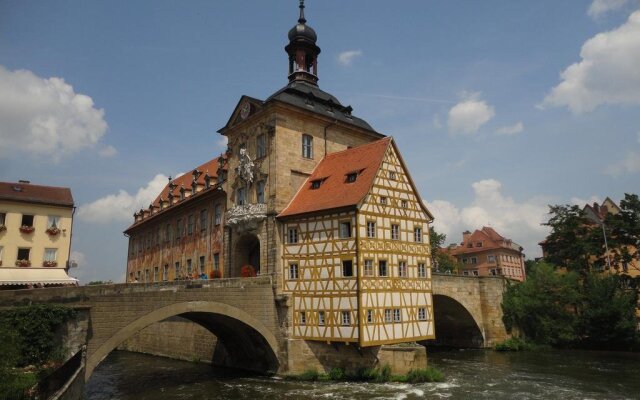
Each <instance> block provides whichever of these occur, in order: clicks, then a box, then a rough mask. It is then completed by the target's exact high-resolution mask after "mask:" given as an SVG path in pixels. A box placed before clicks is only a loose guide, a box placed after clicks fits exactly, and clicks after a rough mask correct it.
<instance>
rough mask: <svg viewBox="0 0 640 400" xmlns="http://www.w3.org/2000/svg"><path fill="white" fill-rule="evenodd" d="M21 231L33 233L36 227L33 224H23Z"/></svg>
mask: <svg viewBox="0 0 640 400" xmlns="http://www.w3.org/2000/svg"><path fill="white" fill-rule="evenodd" d="M19 229H20V232H22V233H33V231H34V230H35V229H36V228H34V227H33V226H29V225H22V226H21V227H20V228H19Z"/></svg>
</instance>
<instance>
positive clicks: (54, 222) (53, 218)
mask: <svg viewBox="0 0 640 400" xmlns="http://www.w3.org/2000/svg"><path fill="white" fill-rule="evenodd" d="M0 225H2V224H0ZM49 228H60V216H59V215H49V220H48V221H47V229H49Z"/></svg>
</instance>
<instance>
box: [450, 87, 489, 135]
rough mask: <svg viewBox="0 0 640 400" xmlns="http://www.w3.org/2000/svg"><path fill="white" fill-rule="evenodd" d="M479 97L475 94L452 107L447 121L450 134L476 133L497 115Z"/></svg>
mask: <svg viewBox="0 0 640 400" xmlns="http://www.w3.org/2000/svg"><path fill="white" fill-rule="evenodd" d="M479 97H480V95H479V94H478V93H473V94H471V95H468V96H467V98H466V99H465V100H463V101H461V102H459V103H458V104H456V105H455V106H453V107H451V109H450V110H449V119H448V121H447V125H448V127H449V133H450V134H457V133H460V134H464V135H470V134H473V133H476V132H477V131H478V129H480V127H481V126H482V125H484V124H485V123H487V122H488V121H489V120H490V119H491V118H493V117H494V116H495V115H496V113H495V110H494V108H493V107H492V106H490V105H489V104H487V102H486V101H484V100H480V98H479Z"/></svg>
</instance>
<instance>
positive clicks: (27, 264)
mask: <svg viewBox="0 0 640 400" xmlns="http://www.w3.org/2000/svg"><path fill="white" fill-rule="evenodd" d="M16 266H17V267H30V266H31V261H29V260H16Z"/></svg>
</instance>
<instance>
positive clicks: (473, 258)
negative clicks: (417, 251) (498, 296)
mask: <svg viewBox="0 0 640 400" xmlns="http://www.w3.org/2000/svg"><path fill="white" fill-rule="evenodd" d="M522 251H523V248H522V246H520V245H519V244H517V243H515V242H513V241H512V240H511V239H507V238H505V237H504V236H502V235H500V234H499V233H498V232H496V230H495V229H493V228H491V227H488V226H483V227H482V229H476V230H475V231H474V232H473V233H471V232H469V231H465V232H463V233H462V242H460V244H459V245H457V246H450V247H449V248H448V249H447V252H448V253H449V254H451V255H452V256H454V257H456V259H457V260H458V261H459V262H460V263H461V264H462V265H463V268H462V271H460V273H462V274H463V275H468V276H504V277H507V278H509V279H514V280H517V281H523V280H525V278H526V272H525V266H524V254H523V252H522Z"/></svg>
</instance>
